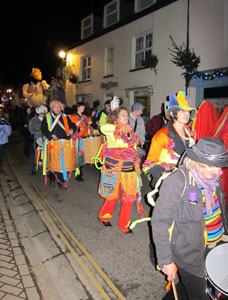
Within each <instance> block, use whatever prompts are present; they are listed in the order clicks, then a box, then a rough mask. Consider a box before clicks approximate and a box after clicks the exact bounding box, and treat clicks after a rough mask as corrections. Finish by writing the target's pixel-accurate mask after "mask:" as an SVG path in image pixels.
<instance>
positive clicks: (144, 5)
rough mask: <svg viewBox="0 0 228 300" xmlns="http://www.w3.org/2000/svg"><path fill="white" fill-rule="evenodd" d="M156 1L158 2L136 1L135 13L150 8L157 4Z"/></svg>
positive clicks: (151, 0) (152, 0)
mask: <svg viewBox="0 0 228 300" xmlns="http://www.w3.org/2000/svg"><path fill="white" fill-rule="evenodd" d="M155 1H156V0H135V12H139V11H141V10H144V9H146V8H147V7H150V6H151V5H153V4H154V3H155Z"/></svg>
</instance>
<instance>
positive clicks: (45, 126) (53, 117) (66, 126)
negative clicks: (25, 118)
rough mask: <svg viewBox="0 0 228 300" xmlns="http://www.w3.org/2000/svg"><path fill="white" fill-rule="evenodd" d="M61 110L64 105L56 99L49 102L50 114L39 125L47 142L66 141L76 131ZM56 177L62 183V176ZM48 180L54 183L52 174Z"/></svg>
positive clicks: (74, 126) (59, 174)
mask: <svg viewBox="0 0 228 300" xmlns="http://www.w3.org/2000/svg"><path fill="white" fill-rule="evenodd" d="M63 110H64V105H63V103H62V102H61V101H60V100H58V98H56V99H52V100H51V102H50V112H49V113H47V114H46V116H45V118H44V119H43V121H42V123H41V131H42V133H43V135H44V136H45V137H46V138H47V139H48V140H59V139H66V140H68V139H70V138H71V135H72V134H73V133H74V132H75V131H76V125H75V124H74V123H72V122H71V120H70V118H69V116H67V115H66V114H64V113H63ZM58 176H59V179H60V181H62V180H63V179H62V174H61V173H58ZM49 178H50V184H51V183H52V182H54V178H53V174H50V177H49ZM58 185H59V184H58ZM59 187H61V185H59Z"/></svg>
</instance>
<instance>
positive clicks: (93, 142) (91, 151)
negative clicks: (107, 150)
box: [83, 135, 102, 164]
mask: <svg viewBox="0 0 228 300" xmlns="http://www.w3.org/2000/svg"><path fill="white" fill-rule="evenodd" d="M83 141H84V151H83V158H84V164H93V163H94V160H90V159H91V157H94V156H96V155H97V152H98V150H99V148H100V146H101V144H102V137H101V135H97V136H92V135H91V136H86V137H83Z"/></svg>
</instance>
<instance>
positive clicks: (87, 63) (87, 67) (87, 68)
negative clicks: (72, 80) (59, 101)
mask: <svg viewBox="0 0 228 300" xmlns="http://www.w3.org/2000/svg"><path fill="white" fill-rule="evenodd" d="M90 79H91V56H84V57H82V58H81V80H82V81H86V80H90Z"/></svg>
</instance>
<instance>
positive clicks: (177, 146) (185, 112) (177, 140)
mask: <svg viewBox="0 0 228 300" xmlns="http://www.w3.org/2000/svg"><path fill="white" fill-rule="evenodd" d="M165 109H166V118H167V119H169V122H168V123H167V124H166V125H165V126H164V127H163V128H161V129H160V130H158V131H157V132H156V134H155V135H154V136H153V138H152V140H151V145H150V148H149V152H148V154H147V157H146V160H145V162H144V163H143V172H144V173H146V174H151V175H152V186H155V184H156V182H157V181H158V179H159V178H160V176H161V175H162V174H163V173H166V172H171V171H173V170H174V169H175V168H176V166H177V163H178V161H179V159H180V157H181V155H182V154H183V153H184V151H185V150H186V149H187V148H188V147H190V146H192V145H193V144H194V143H195V140H194V132H192V130H191V128H190V127H189V126H188V125H187V124H188V122H189V120H190V118H193V116H194V115H195V113H196V109H195V108H194V107H192V106H191V103H190V100H189V98H188V97H187V96H186V95H185V93H184V92H178V93H177V94H176V95H175V94H171V95H170V96H169V100H167V101H166V102H165Z"/></svg>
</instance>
